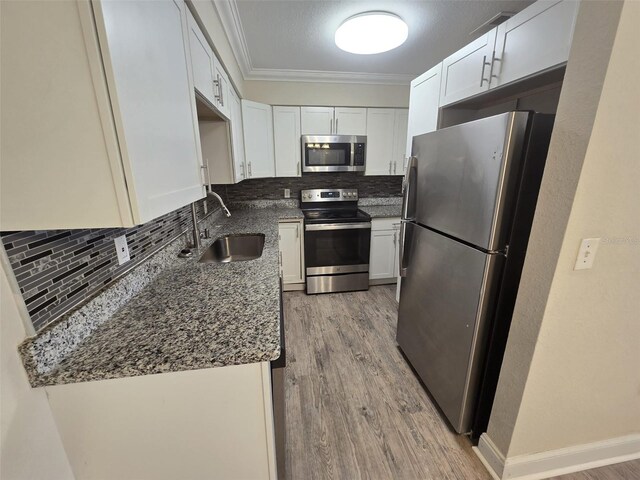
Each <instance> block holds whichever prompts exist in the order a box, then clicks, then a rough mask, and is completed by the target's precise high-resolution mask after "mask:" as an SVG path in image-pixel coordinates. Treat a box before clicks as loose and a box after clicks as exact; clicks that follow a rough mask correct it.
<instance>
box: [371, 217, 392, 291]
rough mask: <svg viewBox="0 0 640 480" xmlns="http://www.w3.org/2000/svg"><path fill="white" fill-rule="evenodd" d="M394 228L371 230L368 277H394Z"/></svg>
mask: <svg viewBox="0 0 640 480" xmlns="http://www.w3.org/2000/svg"><path fill="white" fill-rule="evenodd" d="M396 243H397V239H396V232H395V230H393V229H391V230H374V229H372V230H371V256H370V259H369V279H371V280H381V279H385V278H393V277H395V270H394V269H395V251H396V247H395V244H396Z"/></svg>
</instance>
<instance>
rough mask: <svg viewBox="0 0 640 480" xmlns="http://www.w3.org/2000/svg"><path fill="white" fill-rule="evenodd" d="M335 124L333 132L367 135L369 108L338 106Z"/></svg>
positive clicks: (337, 133)
mask: <svg viewBox="0 0 640 480" xmlns="http://www.w3.org/2000/svg"><path fill="white" fill-rule="evenodd" d="M334 118H335V121H334V123H335V126H334V129H333V132H334V133H335V134H336V135H366V134H367V109H366V108H348V107H347V108H345V107H336V109H335V116H334Z"/></svg>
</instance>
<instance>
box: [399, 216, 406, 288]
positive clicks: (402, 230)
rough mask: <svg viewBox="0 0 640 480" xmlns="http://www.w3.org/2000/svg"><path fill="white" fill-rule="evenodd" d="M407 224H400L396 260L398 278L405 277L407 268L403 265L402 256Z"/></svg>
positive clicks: (403, 259)
mask: <svg viewBox="0 0 640 480" xmlns="http://www.w3.org/2000/svg"><path fill="white" fill-rule="evenodd" d="M406 229H407V222H406V221H404V220H402V223H401V224H400V247H399V248H398V250H399V252H400V258H399V259H398V265H399V267H400V268H399V270H398V274H399V275H400V277H406V276H407V267H406V265H405V254H404V239H405V236H406Z"/></svg>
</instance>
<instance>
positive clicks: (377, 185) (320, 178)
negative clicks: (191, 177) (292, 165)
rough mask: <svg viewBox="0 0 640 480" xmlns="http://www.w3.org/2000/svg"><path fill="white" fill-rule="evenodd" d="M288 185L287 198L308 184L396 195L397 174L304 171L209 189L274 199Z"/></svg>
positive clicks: (228, 195) (229, 196)
mask: <svg viewBox="0 0 640 480" xmlns="http://www.w3.org/2000/svg"><path fill="white" fill-rule="evenodd" d="M285 188H289V189H291V198H293V199H297V200H298V199H300V190H305V189H309V188H357V189H358V194H359V196H360V198H364V197H399V196H401V195H402V177H401V176H376V177H367V176H364V175H360V174H357V173H305V174H303V175H302V177H290V178H256V179H252V180H244V181H242V182H240V183H237V184H235V185H214V186H213V190H214V191H215V192H216V193H218V194H220V195H221V196H222V197H223V198H224V199H225V201H227V200H228V201H230V202H241V201H245V200H278V199H282V198H284V197H283V190H284V189H285Z"/></svg>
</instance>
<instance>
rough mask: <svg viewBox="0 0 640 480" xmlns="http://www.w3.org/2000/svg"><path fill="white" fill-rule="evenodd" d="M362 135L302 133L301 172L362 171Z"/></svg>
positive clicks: (363, 137)
mask: <svg viewBox="0 0 640 480" xmlns="http://www.w3.org/2000/svg"><path fill="white" fill-rule="evenodd" d="M366 155H367V137H366V136H364V135H303V136H302V159H303V160H302V165H303V167H302V171H303V172H364V168H365V161H366Z"/></svg>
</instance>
